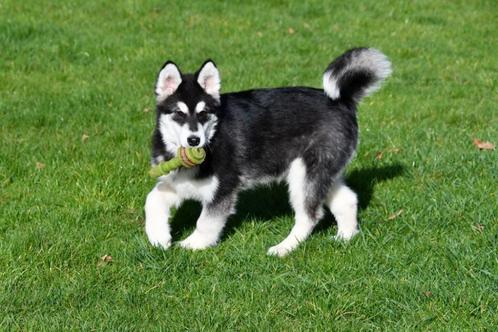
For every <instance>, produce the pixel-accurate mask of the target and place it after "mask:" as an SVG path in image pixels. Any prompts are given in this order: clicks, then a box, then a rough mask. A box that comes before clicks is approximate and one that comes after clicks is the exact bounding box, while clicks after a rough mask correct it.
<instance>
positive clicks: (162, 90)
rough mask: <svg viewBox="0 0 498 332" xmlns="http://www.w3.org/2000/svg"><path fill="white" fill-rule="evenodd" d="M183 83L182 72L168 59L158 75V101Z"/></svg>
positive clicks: (169, 94)
mask: <svg viewBox="0 0 498 332" xmlns="http://www.w3.org/2000/svg"><path fill="white" fill-rule="evenodd" d="M180 83H182V74H181V73H180V70H179V69H178V67H177V66H176V65H175V63H173V62H172V61H167V62H166V63H165V64H164V65H163V67H162V68H161V71H160V72H159V76H158V77H157V83H156V90H155V92H156V97H157V101H158V102H160V101H163V100H164V99H166V98H168V97H169V96H171V95H172V94H173V93H175V91H176V89H178V86H179V85H180Z"/></svg>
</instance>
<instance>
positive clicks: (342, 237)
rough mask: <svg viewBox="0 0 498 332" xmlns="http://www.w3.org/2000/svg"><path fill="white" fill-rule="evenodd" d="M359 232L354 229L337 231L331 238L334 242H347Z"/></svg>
mask: <svg viewBox="0 0 498 332" xmlns="http://www.w3.org/2000/svg"><path fill="white" fill-rule="evenodd" d="M359 232H360V231H359V230H358V229H357V228H355V229H352V230H338V231H337V234H336V235H334V236H333V239H334V240H336V241H349V240H351V239H352V238H353V237H354V236H355V235H356V234H358V233H359Z"/></svg>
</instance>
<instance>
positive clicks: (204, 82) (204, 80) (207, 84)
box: [196, 59, 221, 101]
mask: <svg viewBox="0 0 498 332" xmlns="http://www.w3.org/2000/svg"><path fill="white" fill-rule="evenodd" d="M196 77H197V83H199V85H200V86H201V87H202V88H203V89H204V91H206V93H207V94H209V95H211V96H212V97H213V98H214V99H216V100H218V101H219V100H220V88H221V79H220V73H219V72H218V68H216V65H215V64H214V62H213V61H212V60H210V59H209V60H206V62H204V64H203V65H202V66H201V68H200V69H199V71H198V72H197V73H196Z"/></svg>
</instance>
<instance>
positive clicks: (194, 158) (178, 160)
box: [149, 147, 206, 178]
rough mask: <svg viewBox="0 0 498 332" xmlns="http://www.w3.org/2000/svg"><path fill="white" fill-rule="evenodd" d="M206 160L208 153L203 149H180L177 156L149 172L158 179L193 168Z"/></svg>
mask: <svg viewBox="0 0 498 332" xmlns="http://www.w3.org/2000/svg"><path fill="white" fill-rule="evenodd" d="M205 158H206V151H204V149H203V148H184V147H180V148H178V152H177V153H176V156H175V157H174V158H172V159H170V160H168V161H164V162H162V163H159V164H158V165H156V166H154V167H152V168H151V169H150V171H149V175H150V176H152V177H154V178H157V177H160V176H162V175H166V174H168V173H169V172H171V171H174V170H175V169H177V168H180V167H182V166H183V167H186V168H191V167H194V166H196V165H200V164H202V162H203V161H204V159H205Z"/></svg>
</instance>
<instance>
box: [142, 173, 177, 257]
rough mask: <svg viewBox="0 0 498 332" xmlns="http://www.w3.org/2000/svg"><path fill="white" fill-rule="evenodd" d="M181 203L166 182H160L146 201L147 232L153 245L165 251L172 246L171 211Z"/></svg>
mask: <svg viewBox="0 0 498 332" xmlns="http://www.w3.org/2000/svg"><path fill="white" fill-rule="evenodd" d="M180 203H181V200H180V198H179V197H178V195H177V194H176V192H175V191H174V190H173V189H172V188H171V187H170V186H169V185H168V184H167V183H164V182H159V183H158V184H157V185H156V186H155V187H154V189H152V191H151V192H150V193H149V194H148V195H147V199H146V201H145V232H146V233H147V237H148V238H149V241H150V243H151V244H152V245H154V246H156V247H161V248H163V249H167V248H169V246H170V245H171V232H170V227H169V216H170V210H171V208H172V207H174V206H178V205H179V204H180Z"/></svg>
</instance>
